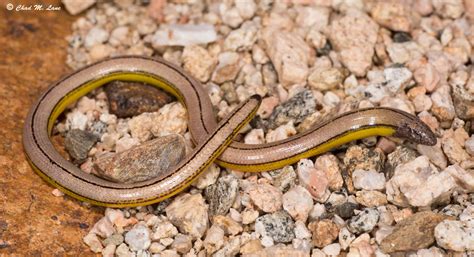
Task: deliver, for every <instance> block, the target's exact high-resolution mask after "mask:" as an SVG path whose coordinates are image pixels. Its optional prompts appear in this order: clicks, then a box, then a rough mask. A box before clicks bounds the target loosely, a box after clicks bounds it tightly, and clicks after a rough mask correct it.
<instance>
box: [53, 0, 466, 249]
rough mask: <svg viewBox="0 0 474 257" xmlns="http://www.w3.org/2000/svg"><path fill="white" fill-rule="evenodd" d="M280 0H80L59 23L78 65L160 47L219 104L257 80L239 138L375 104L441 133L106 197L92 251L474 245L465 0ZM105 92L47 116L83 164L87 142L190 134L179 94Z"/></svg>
mask: <svg viewBox="0 0 474 257" xmlns="http://www.w3.org/2000/svg"><path fill="white" fill-rule="evenodd" d="M64 2H68V1H64ZM86 2H89V1H84V3H86ZM288 2H290V1H275V2H273V1H270V0H262V1H254V0H235V1H233V0H230V1H224V2H222V3H219V2H218V1H216V2H215V1H203V0H175V1H169V2H168V3H167V2H166V1H161V0H158V1H153V0H152V1H150V2H149V3H148V1H134V0H115V1H113V2H110V3H95V4H94V1H90V3H89V4H90V5H92V7H89V9H88V10H87V11H85V12H86V13H85V15H84V16H83V17H80V18H78V19H77V21H76V22H75V23H74V25H73V34H72V35H71V36H70V37H69V38H68V40H69V42H70V45H69V48H68V53H69V54H68V61H67V63H68V65H69V66H70V67H72V68H75V69H76V68H80V67H82V66H84V65H86V64H89V63H92V62H94V61H97V60H99V59H102V58H106V57H111V56H116V55H123V54H135V55H145V56H162V57H163V58H164V59H166V60H168V61H170V62H172V63H175V64H177V65H179V66H181V67H183V68H184V69H185V70H186V71H187V72H189V74H191V75H192V76H193V77H195V78H196V79H198V80H199V81H200V82H201V83H202V84H203V86H204V88H205V89H207V91H208V92H209V96H210V98H211V101H212V104H213V105H214V107H215V109H216V110H217V111H216V113H217V117H218V119H222V118H223V117H225V116H226V114H228V113H229V112H230V111H231V110H232V109H233V108H234V107H235V106H237V104H238V103H239V102H241V101H243V100H245V99H246V98H248V97H249V96H250V95H252V94H259V95H261V96H262V97H263V103H262V106H261V107H260V109H259V111H258V114H259V116H260V118H261V119H260V121H261V122H258V123H256V124H253V125H254V126H253V127H248V128H247V129H246V130H245V136H244V137H243V141H245V142H246V143H249V144H252V143H253V144H255V143H264V142H273V141H278V140H281V139H285V138H287V137H289V136H291V135H294V134H296V133H300V132H302V131H305V130H306V129H308V128H309V127H310V126H311V125H313V124H314V123H317V122H318V121H321V120H322V119H324V117H326V116H327V115H334V114H335V113H342V112H344V111H347V110H350V109H354V108H364V107H371V106H384V107H392V108H398V109H401V110H403V111H406V112H409V113H411V114H414V115H417V116H418V117H419V118H420V119H421V120H423V121H424V122H425V123H426V124H428V126H429V127H430V128H431V129H432V130H433V131H434V132H435V134H436V135H437V137H438V144H437V145H435V146H422V145H414V144H411V143H409V142H404V141H402V140H399V139H395V138H383V137H379V138H367V139H364V140H360V141H358V142H353V143H351V144H348V145H345V146H344V147H341V148H339V149H337V150H336V151H332V152H330V153H326V154H324V155H321V156H317V157H313V158H311V159H302V160H300V161H299V162H298V163H297V164H295V165H292V166H287V167H284V168H282V169H280V170H276V171H271V172H262V173H242V172H239V171H234V170H227V169H225V168H221V167H219V166H217V165H212V166H211V167H210V168H209V169H208V170H207V171H206V172H205V174H204V175H203V176H201V177H200V178H199V179H198V180H197V181H196V182H194V183H193V185H192V186H191V187H190V188H189V189H188V190H186V191H184V192H182V193H180V194H178V195H177V196H175V197H172V198H171V199H169V200H167V201H164V202H162V203H159V204H156V205H151V206H146V207H140V208H126V209H106V210H105V214H104V217H103V218H102V219H100V220H99V221H98V222H97V224H96V225H95V226H94V227H93V228H92V229H91V230H90V232H89V234H88V235H87V236H86V237H84V242H85V243H86V244H87V245H88V246H89V247H90V248H91V250H92V251H94V252H97V253H102V254H103V256H114V254H115V255H116V256H161V257H165V256H167V257H169V256H188V257H191V256H235V255H239V254H242V255H243V256H312V257H317V256H318V257H319V256H351V257H354V256H390V255H389V254H391V253H392V254H395V256H410V257H414V256H420V257H421V256H474V204H473V202H474V169H473V168H474V136H473V135H472V134H473V131H474V101H473V99H474V68H473V65H472V63H473V61H474V50H473V46H474V1H469V0H465V1H464V2H463V1H462V0H449V1H448V0H404V1H389V0H387V1H370V0H367V1H363V0H355V1H343V0H313V1H311V0H301V1H295V2H297V4H292V3H288ZM67 7H68V10H69V11H70V12H72V13H78V12H80V11H81V10H82V8H85V7H88V6H87V5H85V6H82V7H81V6H79V7H77V6H68V5H67ZM74 8H76V9H74ZM109 98H110V95H109V94H108V93H107V92H106V90H105V91H104V90H103V89H98V90H96V91H94V92H92V93H91V94H89V95H87V96H85V97H82V98H81V99H79V100H78V102H77V103H76V104H75V105H74V106H71V108H70V109H68V110H67V111H66V115H65V118H64V119H63V120H62V121H61V122H59V123H58V124H57V126H56V128H55V131H56V133H57V134H58V135H60V136H66V140H69V141H70V142H74V141H71V140H72V139H74V136H79V138H81V140H79V141H84V142H86V141H87V142H90V145H89V146H88V147H85V149H86V150H85V152H82V153H81V152H79V154H82V155H81V156H82V157H77V158H75V159H82V160H81V162H80V163H81V164H80V167H81V168H82V169H83V170H84V171H86V172H91V171H92V172H93V166H94V165H93V164H94V162H95V160H96V158H97V156H104V155H106V154H109V155H110V154H111V153H114V152H124V151H134V149H136V148H137V146H138V145H140V144H142V143H144V142H147V141H149V140H156V139H155V138H160V137H163V136H166V135H170V134H180V135H181V136H183V137H184V144H181V148H183V149H185V150H186V151H189V150H190V149H191V147H192V143H191V141H190V140H191V139H190V135H189V132H187V119H186V117H187V115H188V114H187V110H186V109H185V108H184V107H183V106H182V105H181V104H180V103H178V102H169V103H164V106H163V107H162V108H161V109H159V110H157V111H150V112H144V113H141V114H137V115H135V116H133V117H128V118H119V117H117V115H114V114H112V112H111V111H110V109H109V101H110V99H109ZM73 131H76V132H77V131H79V132H77V133H76V134H73V133H72V132H73ZM81 131H82V132H81ZM84 131H86V132H89V135H90V134H91V133H92V134H94V135H95V137H87V135H83V134H81V133H83V132H84ZM68 135H69V136H68ZM68 138H69V139H68ZM71 138H72V139H71ZM84 138H89V139H90V140H89V141H88V140H83V139H84ZM175 141H176V140H175ZM173 147H178V146H176V145H173ZM136 151H138V150H136ZM70 154H71V152H70ZM55 193H56V194H57V195H61V194H60V193H59V192H57V191H55Z"/></svg>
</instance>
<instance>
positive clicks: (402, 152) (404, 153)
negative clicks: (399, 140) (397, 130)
mask: <svg viewBox="0 0 474 257" xmlns="http://www.w3.org/2000/svg"><path fill="white" fill-rule="evenodd" d="M416 155H417V154H416V152H415V151H414V150H412V149H410V148H408V147H404V146H397V148H396V149H395V151H393V152H391V153H390V154H388V155H387V162H386V163H385V174H387V179H389V178H391V177H392V176H393V172H394V171H395V167H397V166H398V165H400V164H402V163H406V162H409V161H413V160H414V159H415V158H416Z"/></svg>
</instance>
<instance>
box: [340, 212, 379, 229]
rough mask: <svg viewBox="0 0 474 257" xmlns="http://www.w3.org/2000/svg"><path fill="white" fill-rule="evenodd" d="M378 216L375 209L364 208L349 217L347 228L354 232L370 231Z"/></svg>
mask: <svg viewBox="0 0 474 257" xmlns="http://www.w3.org/2000/svg"><path fill="white" fill-rule="evenodd" d="M379 217H380V214H379V212H378V211H377V209H374V208H366V209H364V210H362V211H361V212H360V213H359V214H357V215H356V216H353V217H352V218H351V220H350V222H349V225H348V228H349V230H350V231H351V232H353V233H355V234H362V233H365V232H370V231H372V229H374V227H375V225H377V222H378V221H379Z"/></svg>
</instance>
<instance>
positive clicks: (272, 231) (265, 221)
mask: <svg viewBox="0 0 474 257" xmlns="http://www.w3.org/2000/svg"><path fill="white" fill-rule="evenodd" d="M294 227H295V223H294V221H293V220H292V219H291V216H290V215H289V214H288V213H287V212H285V211H278V212H275V213H273V214H266V215H263V216H261V217H259V218H258V219H257V220H256V221H255V231H256V232H257V233H259V234H260V235H261V236H262V237H266V236H268V237H270V238H271V239H272V240H273V242H275V243H288V242H291V240H293V238H295V234H294Z"/></svg>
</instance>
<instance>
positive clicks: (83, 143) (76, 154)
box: [64, 129, 98, 163]
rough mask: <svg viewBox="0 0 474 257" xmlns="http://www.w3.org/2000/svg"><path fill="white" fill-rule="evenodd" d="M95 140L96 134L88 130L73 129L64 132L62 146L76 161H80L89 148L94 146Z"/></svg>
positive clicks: (84, 157) (85, 155)
mask: <svg viewBox="0 0 474 257" xmlns="http://www.w3.org/2000/svg"><path fill="white" fill-rule="evenodd" d="M97 140H98V138H97V136H95V135H94V134H92V133H90V132H87V131H83V130H80V129H73V130H70V131H69V132H68V133H67V134H66V138H65V140H64V146H65V147H66V151H67V152H68V153H69V155H70V156H71V157H72V158H73V159H74V160H75V161H76V162H77V163H82V162H84V160H85V159H86V158H87V154H88V153H89V150H90V149H91V148H92V146H94V144H95V143H96V142H97Z"/></svg>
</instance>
